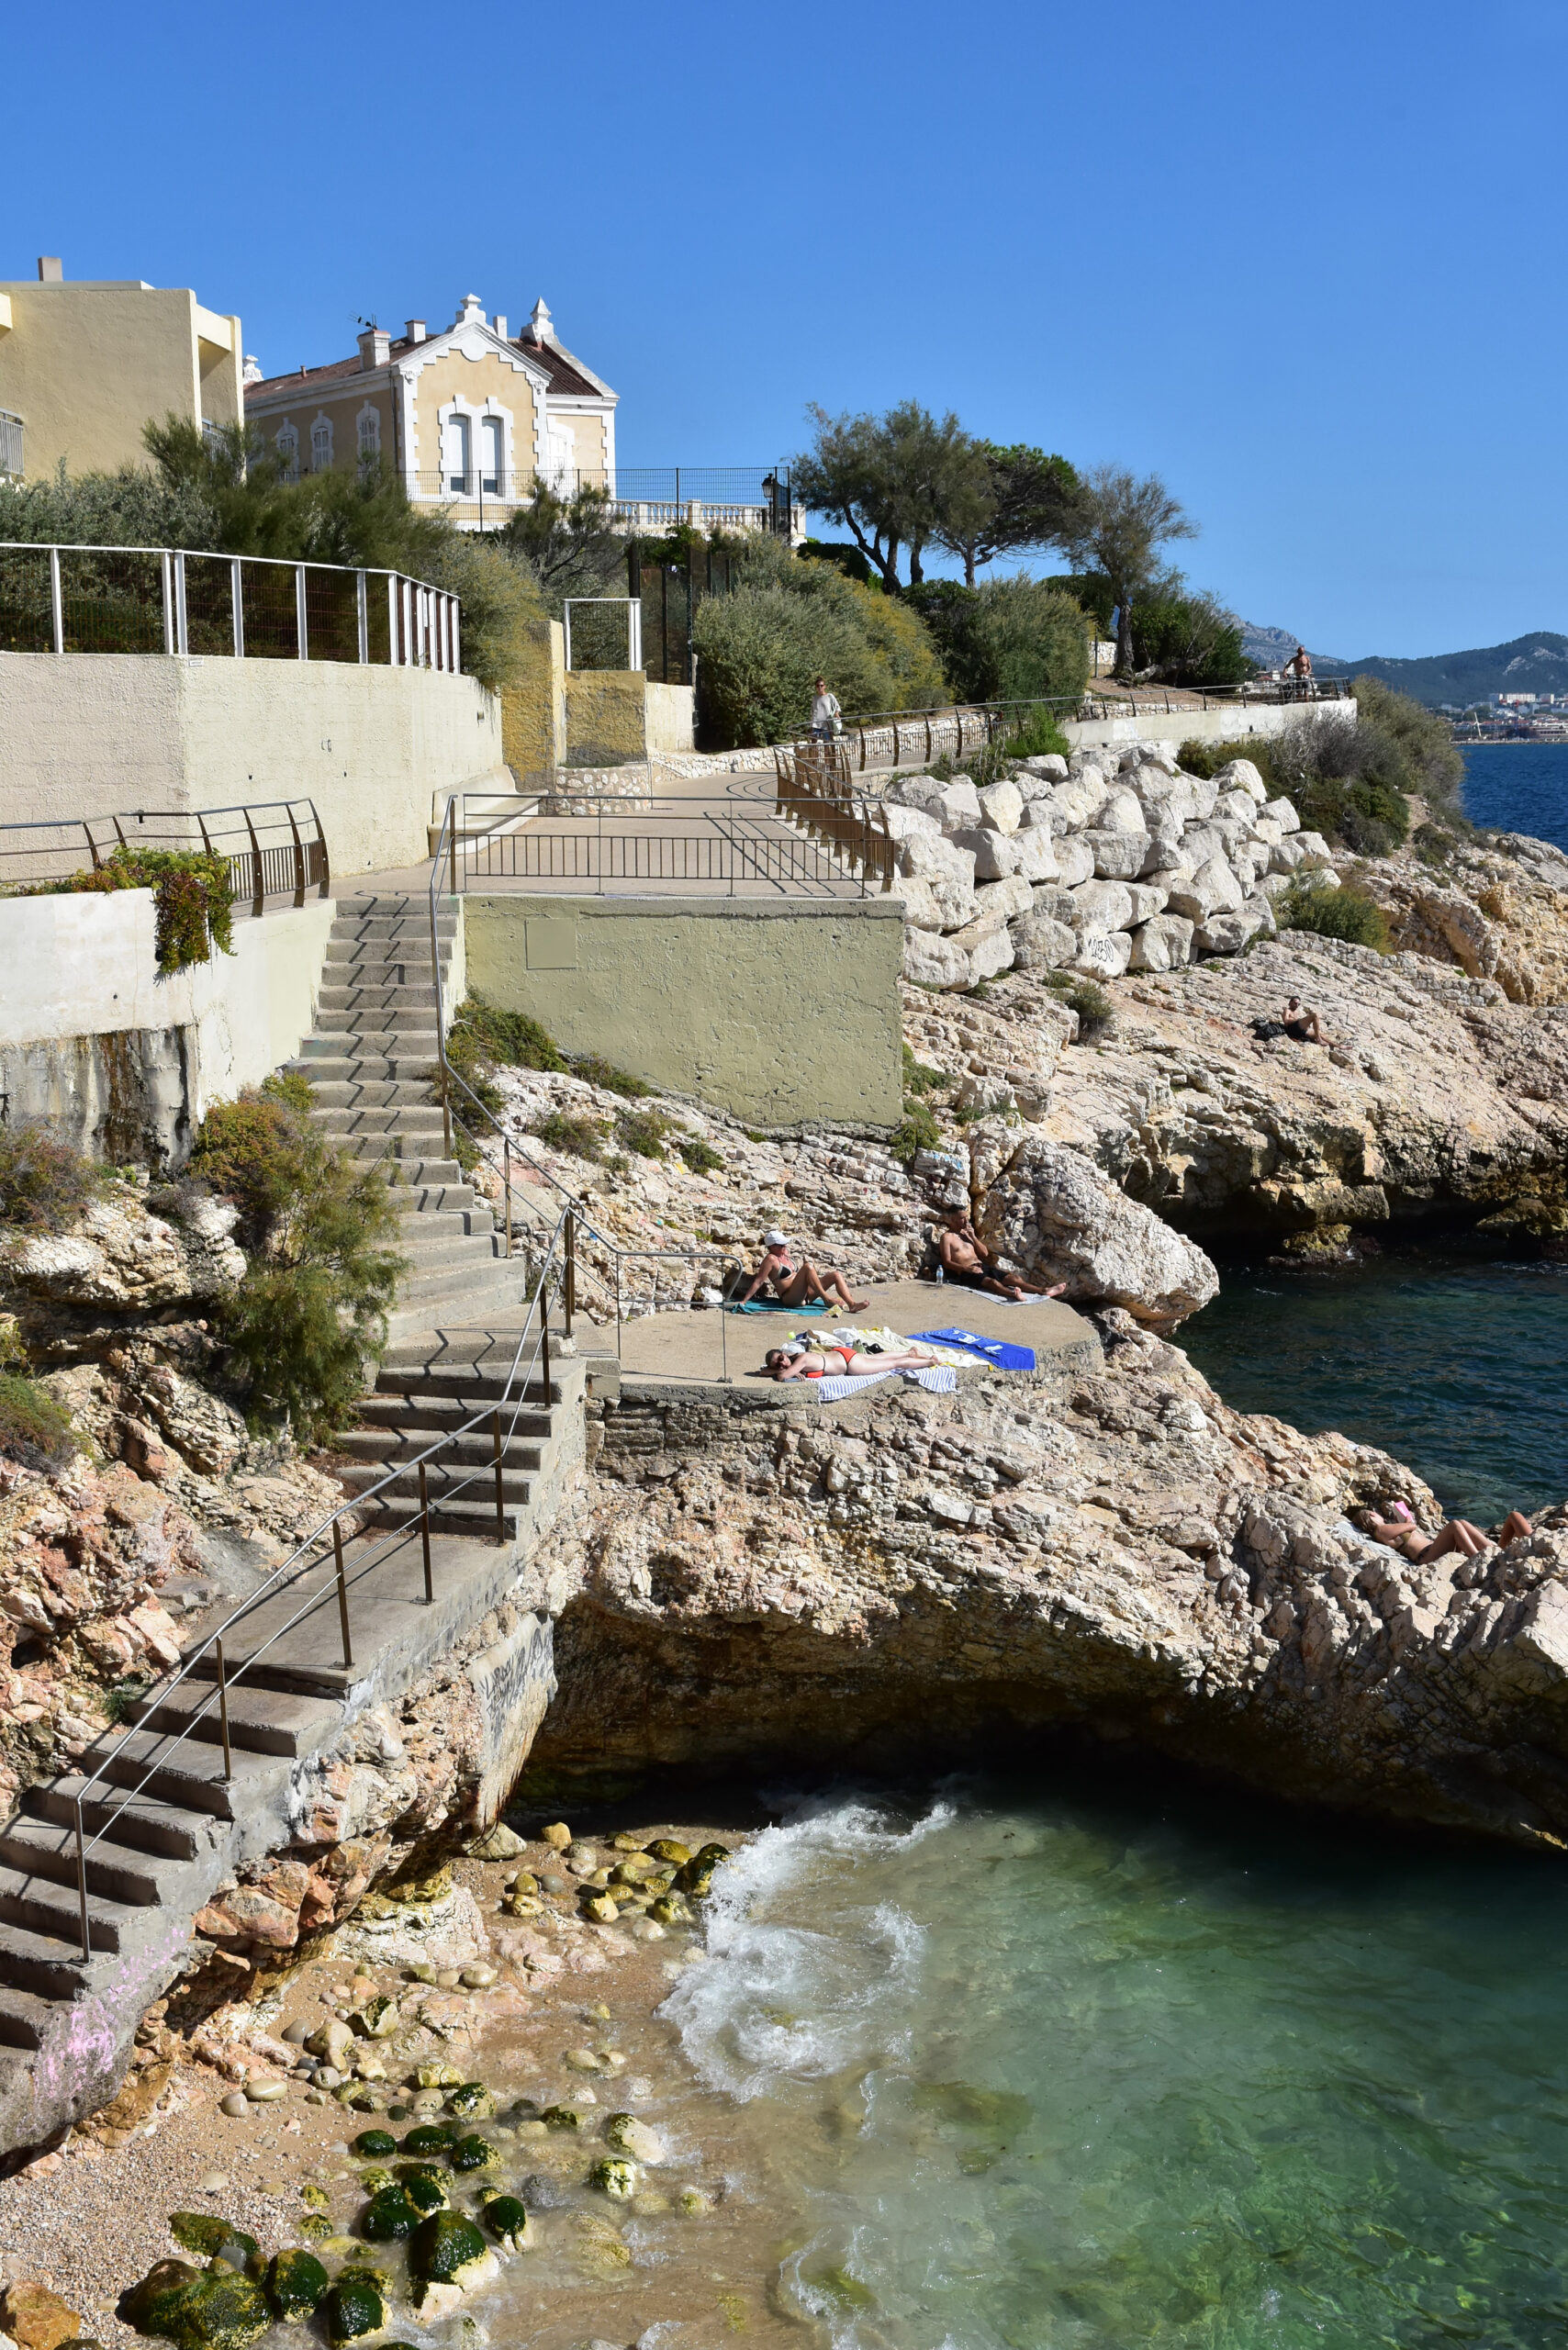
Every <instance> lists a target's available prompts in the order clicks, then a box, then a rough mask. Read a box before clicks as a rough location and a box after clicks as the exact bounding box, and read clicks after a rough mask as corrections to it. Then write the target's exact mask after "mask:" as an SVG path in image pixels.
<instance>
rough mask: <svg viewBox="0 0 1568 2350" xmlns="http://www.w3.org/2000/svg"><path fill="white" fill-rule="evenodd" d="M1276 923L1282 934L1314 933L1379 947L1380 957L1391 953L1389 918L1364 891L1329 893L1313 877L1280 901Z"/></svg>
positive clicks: (1276, 905) (1343, 889)
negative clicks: (1296, 931) (1300, 931)
mask: <svg viewBox="0 0 1568 2350" xmlns="http://www.w3.org/2000/svg"><path fill="white" fill-rule="evenodd" d="M1274 919H1275V921H1276V922H1277V923H1279V925H1280V928H1281V929H1282V930H1306V931H1311V932H1313V933H1315V934H1316V936H1317V937H1319V938H1343V939H1348V940H1349V941H1350V944H1351V945H1352V946H1372V947H1375V948H1376V949H1377V952H1378V953H1379V954H1380V955H1386V954H1387V952H1388V947H1389V934H1388V917H1387V916H1386V915H1385V914H1384V912H1383V909H1382V907H1381V906H1379V905H1378V904H1377V903H1376V901H1375V900H1373V899H1372V898H1369V897H1368V895H1367V894H1366V891H1365V890H1357V889H1354V888H1351V887H1347V886H1342V887H1340V888H1339V889H1338V890H1335V889H1331V888H1330V889H1326V888H1325V887H1324V885H1323V884H1322V882H1320V881H1315V880H1313V879H1312V878H1310V877H1309V878H1306V879H1305V880H1300V881H1295V882H1293V883H1292V885H1291V887H1290V888H1289V889H1288V890H1285V891H1284V892H1283V893H1282V896H1280V897H1278V898H1276V900H1275V901H1274Z"/></svg>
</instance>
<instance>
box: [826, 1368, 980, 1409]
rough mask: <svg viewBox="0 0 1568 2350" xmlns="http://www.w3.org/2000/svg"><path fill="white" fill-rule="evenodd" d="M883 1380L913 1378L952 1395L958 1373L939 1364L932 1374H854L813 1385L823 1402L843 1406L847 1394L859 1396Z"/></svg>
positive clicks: (922, 1385) (937, 1391)
mask: <svg viewBox="0 0 1568 2350" xmlns="http://www.w3.org/2000/svg"><path fill="white" fill-rule="evenodd" d="M884 1379H913V1380H914V1381H915V1382H916V1383H917V1384H918V1385H919V1386H921V1387H924V1388H928V1389H929V1390H930V1392H931V1393H932V1394H933V1395H950V1394H951V1393H952V1392H953V1390H954V1389H955V1388H956V1387H957V1385H958V1373H957V1372H956V1371H949V1370H948V1369H947V1367H946V1364H945V1363H937V1364H935V1365H934V1366H933V1368H932V1369H931V1370H930V1371H851V1372H847V1373H846V1375H845V1376H844V1377H843V1378H841V1379H813V1380H812V1382H811V1386H812V1392H813V1393H814V1394H815V1395H816V1397H817V1399H818V1401H819V1402H820V1403H823V1404H842V1403H843V1401H844V1399H845V1397H846V1395H858V1394H859V1393H860V1392H861V1390H862V1389H863V1388H867V1387H875V1386H877V1385H878V1384H879V1382H880V1381H882V1380H884Z"/></svg>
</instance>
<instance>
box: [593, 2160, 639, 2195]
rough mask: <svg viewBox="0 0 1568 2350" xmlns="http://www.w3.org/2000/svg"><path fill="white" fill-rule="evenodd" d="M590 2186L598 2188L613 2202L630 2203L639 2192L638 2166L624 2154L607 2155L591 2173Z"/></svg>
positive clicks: (596, 2164)
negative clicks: (628, 2160) (627, 2159)
mask: <svg viewBox="0 0 1568 2350" xmlns="http://www.w3.org/2000/svg"><path fill="white" fill-rule="evenodd" d="M588 2185H589V2186H590V2187H597V2188H598V2189H599V2193H600V2194H601V2195H608V2196H609V2197H610V2200H611V2201H612V2202H615V2203H628V2202H630V2201H631V2199H632V2198H633V2195H635V2193H636V2192H637V2171H636V2165H634V2164H633V2163H629V2162H627V2161H626V2159H625V2157H624V2156H623V2155H622V2154H606V2155H605V2156H604V2158H603V2160H602V2161H600V2162H597V2163H595V2165H594V2166H593V2168H592V2169H591V2170H590V2171H589V2173H588Z"/></svg>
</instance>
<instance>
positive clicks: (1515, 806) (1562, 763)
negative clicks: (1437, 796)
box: [1464, 743, 1568, 849]
mask: <svg viewBox="0 0 1568 2350" xmlns="http://www.w3.org/2000/svg"><path fill="white" fill-rule="evenodd" d="M1464 805H1465V812H1466V813H1467V815H1468V816H1469V818H1470V821H1471V822H1472V823H1473V824H1484V825H1486V826H1488V827H1489V828H1490V829H1491V830H1492V831H1494V832H1499V833H1529V834H1533V835H1534V837H1535V838H1536V839H1537V840H1538V841H1555V842H1556V844H1557V845H1558V847H1559V848H1562V849H1568V743H1474V744H1469V745H1467V747H1466V749H1465V754H1464Z"/></svg>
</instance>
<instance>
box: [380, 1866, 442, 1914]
mask: <svg viewBox="0 0 1568 2350" xmlns="http://www.w3.org/2000/svg"><path fill="white" fill-rule="evenodd" d="M451 1891H452V1871H451V1870H450V1869H449V1868H439V1869H431V1870H429V1871H427V1873H426V1874H424V1875H423V1876H409V1877H405V1878H404V1879H403V1881H402V1883H401V1884H400V1885H389V1886H386V1888H385V1893H386V1899H387V1900H388V1901H398V1902H401V1903H403V1904H404V1906H405V1907H407V1908H416V1909H426V1908H432V1907H433V1906H434V1904H435V1903H436V1902H438V1901H444V1900H445V1899H446V1898H447V1897H448V1896H449V1894H450V1893H451Z"/></svg>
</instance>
